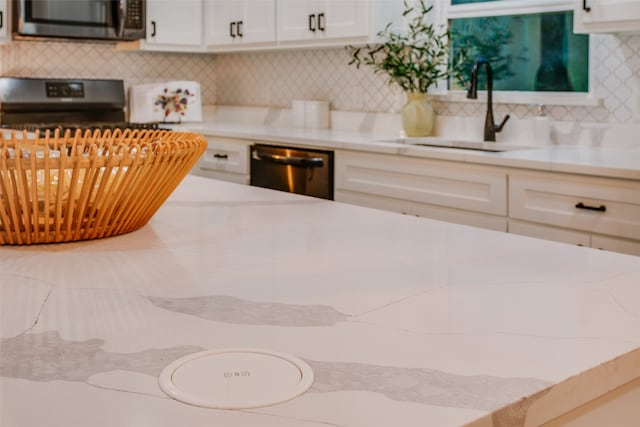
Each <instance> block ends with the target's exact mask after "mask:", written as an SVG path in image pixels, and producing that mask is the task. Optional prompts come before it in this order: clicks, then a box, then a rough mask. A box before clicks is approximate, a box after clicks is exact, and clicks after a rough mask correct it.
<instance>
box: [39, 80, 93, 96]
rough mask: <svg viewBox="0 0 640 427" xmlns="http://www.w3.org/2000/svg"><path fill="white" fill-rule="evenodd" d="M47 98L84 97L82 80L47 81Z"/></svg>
mask: <svg viewBox="0 0 640 427" xmlns="http://www.w3.org/2000/svg"><path fill="white" fill-rule="evenodd" d="M45 87H46V89H47V98H84V85H83V84H82V82H46V84H45Z"/></svg>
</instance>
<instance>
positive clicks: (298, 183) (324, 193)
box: [250, 144, 333, 200]
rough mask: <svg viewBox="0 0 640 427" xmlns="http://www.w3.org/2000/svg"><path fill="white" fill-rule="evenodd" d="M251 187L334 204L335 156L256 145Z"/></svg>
mask: <svg viewBox="0 0 640 427" xmlns="http://www.w3.org/2000/svg"><path fill="white" fill-rule="evenodd" d="M250 183H251V185H254V186H257V187H264V188H271V189H274V190H281V191H287V192H290V193H297V194H304V195H307V196H313V197H319V198H322V199H328V200H333V152H331V151H321V150H308V149H303V148H291V147H277V146H270V145H261V144H255V145H253V146H252V147H251V180H250Z"/></svg>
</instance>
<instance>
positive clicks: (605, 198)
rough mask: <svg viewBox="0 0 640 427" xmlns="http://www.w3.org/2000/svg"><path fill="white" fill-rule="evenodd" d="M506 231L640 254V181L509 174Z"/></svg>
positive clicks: (544, 174)
mask: <svg viewBox="0 0 640 427" xmlns="http://www.w3.org/2000/svg"><path fill="white" fill-rule="evenodd" d="M509 219H510V221H509V231H510V232H513V233H518V234H524V235H528V236H534V237H541V238H547V239H550V240H557V241H562V242H567V243H575V244H580V245H583V246H591V247H594V248H599V249H606V250H613V251H616V252H625V253H630V254H635V255H640V182H637V181H630V180H619V179H609V178H597V177H587V176H578V175H572V174H560V173H550V172H526V173H525V172H511V173H510V174H509Z"/></svg>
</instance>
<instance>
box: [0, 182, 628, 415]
mask: <svg viewBox="0 0 640 427" xmlns="http://www.w3.org/2000/svg"><path fill="white" fill-rule="evenodd" d="M638 283H640V258H638V257H633V256H626V255H622V254H615V253H611V252H605V251H597V250H592V249H588V248H580V247H576V246H570V245H564V244H559V243H554V242H548V241H543V240H537V239H531V238H526V237H521V236H516V235H512V234H507V233H498V232H492V231H488V230H482V229H476V228H471V227H465V226H460V225H454V224H448V223H444V222H438V221H433V220H429V219H424V218H416V217H412V216H403V215H399V214H394V213H389V212H382V211H378V210H373V209H366V208H361V207H356V206H350V205H346V204H341V203H337V202H332V201H326V200H320V199H313V198H306V197H303V196H298V195H294V194H289V193H283V192H276V191H271V190H266V189H262V188H256V187H250V186H243V185H236V184H231V183H225V182H219V181H215V180H210V179H205V178H199V177H193V176H188V177H187V178H185V181H184V182H183V183H182V184H181V185H180V187H178V189H177V190H176V191H175V192H174V194H173V195H172V196H171V198H170V199H169V200H168V201H167V202H166V203H165V204H164V205H163V206H162V207H161V209H160V210H159V211H158V213H157V214H156V215H155V216H154V217H153V218H152V220H151V221H150V223H149V224H148V225H147V226H145V227H143V228H142V229H140V230H138V231H135V232H133V233H130V234H127V235H123V236H118V237H113V238H108V239H102V240H95V241H87V242H78V243H69V244H57V245H43V246H29V247H8V246H3V247H0V303H1V306H0V309H1V312H0V318H1V320H2V321H1V323H0V332H1V341H0V425H1V426H2V427H41V426H49V427H57V426H61V427H62V426H64V427H76V426H82V427H85V426H92V427H96V426H104V427H107V426H108V427H113V426H134V425H135V426H154V427H163V426H167V427H168V426H181V427H188V426H205V425H220V426H243V427H244V426H261V427H269V426H278V427H282V426H285V427H286V426H296V427H297V426H325V427H326V426H362V427H365V426H366V427H375V426H404V427H409V426H421V427H423V426H439V427H446V426H460V425H469V426H473V427H484V426H496V427H505V426H509V427H517V426H522V425H524V423H525V421H526V422H527V423H529V424H527V425H538V424H540V422H542V421H544V420H547V419H549V417H552V416H555V415H557V414H558V413H559V412H563V411H567V410H569V409H571V408H573V407H575V406H577V405H579V404H581V403H584V402H586V401H589V400H591V399H593V398H594V397H596V396H598V395H599V394H602V393H604V392H606V391H608V390H612V389H614V388H616V387H617V386H619V385H621V384H624V383H626V382H628V381H631V380H633V379H634V378H639V377H640V332H639V331H640V287H638ZM228 347H234V348H235V347H253V348H265V349H271V350H274V351H280V352H285V353H289V354H293V355H295V356H297V357H299V358H301V359H303V360H304V361H306V362H307V363H308V364H309V365H310V366H311V367H312V369H313V370H314V373H315V382H314V383H313V385H312V387H311V389H309V391H307V392H306V393H305V394H303V395H302V396H300V397H298V398H295V399H293V400H291V401H288V402H285V403H281V404H278V405H274V406H269V407H263V408H256V409H249V410H215V409H204V408H199V407H195V406H190V405H187V404H184V403H180V402H177V401H175V400H172V399H170V398H168V397H167V396H166V395H165V394H164V393H163V392H162V391H161V390H160V388H159V386H158V382H157V376H158V374H159V373H160V371H161V370H162V369H163V368H164V367H165V366H166V365H167V364H168V363H170V362H171V361H172V360H175V359H177V358H179V357H182V356H184V355H186V354H190V353H194V352H198V351H201V350H204V349H217V348H228Z"/></svg>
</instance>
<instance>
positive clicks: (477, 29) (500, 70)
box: [450, 0, 589, 92]
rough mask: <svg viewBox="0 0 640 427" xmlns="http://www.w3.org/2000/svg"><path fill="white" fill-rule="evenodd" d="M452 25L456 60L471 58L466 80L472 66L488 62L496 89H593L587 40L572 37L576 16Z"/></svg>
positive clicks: (461, 21) (492, 19)
mask: <svg viewBox="0 0 640 427" xmlns="http://www.w3.org/2000/svg"><path fill="white" fill-rule="evenodd" d="M458 2H466V3H470V2H472V1H471V0H458ZM450 26H451V31H452V32H453V34H454V35H455V37H454V39H453V43H452V58H456V57H458V56H457V55H458V54H459V53H460V52H466V53H467V54H468V58H469V59H468V60H467V61H465V62H464V63H463V70H464V71H463V73H462V75H463V77H464V78H467V79H468V78H469V76H470V74H471V67H472V66H473V61H474V60H475V59H476V58H484V59H486V60H488V61H489V62H490V63H491V67H492V69H493V76H494V85H493V87H494V89H495V90H516V91H542V92H545V91H549V92H588V90H589V71H588V70H589V37H588V36H587V35H584V34H573V13H572V12H554V13H541V14H530V15H513V16H489V17H482V18H461V19H452V20H451V21H450ZM481 74H482V75H483V74H484V73H481ZM482 78H484V76H482ZM452 83H453V82H452ZM480 87H481V88H484V82H482V83H481V84H480ZM454 88H457V89H460V88H461V87H460V86H456V85H454Z"/></svg>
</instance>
